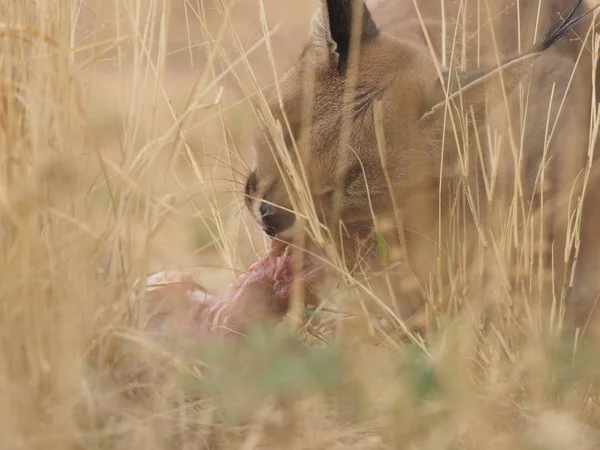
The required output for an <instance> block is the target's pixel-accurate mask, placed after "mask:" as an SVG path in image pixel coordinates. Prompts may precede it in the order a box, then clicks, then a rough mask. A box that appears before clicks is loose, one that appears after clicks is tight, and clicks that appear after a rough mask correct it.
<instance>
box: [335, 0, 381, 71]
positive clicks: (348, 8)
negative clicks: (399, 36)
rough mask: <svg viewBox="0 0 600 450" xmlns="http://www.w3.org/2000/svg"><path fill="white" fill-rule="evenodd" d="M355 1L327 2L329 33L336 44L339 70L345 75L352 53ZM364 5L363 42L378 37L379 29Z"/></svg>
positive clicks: (337, 0) (338, 0) (339, 0)
mask: <svg viewBox="0 0 600 450" xmlns="http://www.w3.org/2000/svg"><path fill="white" fill-rule="evenodd" d="M353 3H355V2H354V0H327V13H328V16H329V31H330V33H331V38H332V39H333V41H334V42H335V43H336V46H337V53H338V55H339V64H338V69H339V71H340V73H344V71H345V70H346V65H347V62H348V54H349V52H350V36H351V34H352V20H353V17H354V14H353V13H354V11H353ZM361 3H362V7H363V14H362V27H361V30H362V31H361V42H365V41H367V40H369V39H372V38H374V37H376V36H377V35H378V34H379V29H378V28H377V25H376V24H375V22H374V21H373V18H372V17H371V13H370V12H369V10H368V8H367V5H365V4H364V2H361Z"/></svg>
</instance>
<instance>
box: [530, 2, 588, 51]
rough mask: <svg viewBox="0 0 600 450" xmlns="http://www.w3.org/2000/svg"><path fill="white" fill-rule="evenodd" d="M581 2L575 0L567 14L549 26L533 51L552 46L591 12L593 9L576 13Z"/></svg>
mask: <svg viewBox="0 0 600 450" xmlns="http://www.w3.org/2000/svg"><path fill="white" fill-rule="evenodd" d="M582 4H583V0H576V1H575V3H574V4H573V7H572V8H571V11H569V13H568V14H567V16H566V17H565V18H564V19H560V20H558V21H557V22H555V23H554V24H553V25H552V26H551V27H550V29H549V30H548V32H547V33H546V36H544V39H543V40H542V42H540V43H539V44H538V45H537V47H536V48H535V50H534V51H537V52H542V51H544V50H546V49H548V48H550V47H552V45H554V44H555V43H556V42H557V41H559V40H561V39H562V38H563V37H564V36H565V35H566V34H567V33H568V32H569V31H570V30H571V29H573V28H574V27H575V26H576V25H577V24H578V23H579V22H581V21H582V20H583V19H585V18H586V17H587V15H588V14H589V13H591V12H593V10H590V11H588V12H587V13H586V14H577V11H578V10H579V9H580V8H581V5H582ZM594 9H596V8H594Z"/></svg>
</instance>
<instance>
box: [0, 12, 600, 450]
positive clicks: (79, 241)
mask: <svg viewBox="0 0 600 450" xmlns="http://www.w3.org/2000/svg"><path fill="white" fill-rule="evenodd" d="M234 3H235V4H234ZM298 3H300V2H298ZM263 6H264V8H265V9H264V10H265V11H266V12H267V13H268V14H267V17H268V20H269V26H270V28H275V26H276V25H277V24H280V28H279V32H278V33H277V34H275V35H274V37H273V43H274V49H275V53H276V60H278V61H279V62H280V63H281V65H282V67H285V66H286V64H289V63H290V61H291V58H293V56H294V54H293V53H294V52H293V51H291V49H292V48H299V46H300V45H301V43H300V41H299V40H298V39H301V37H304V36H305V32H306V29H307V28H306V26H307V25H308V20H309V18H310V16H311V15H312V13H313V11H314V7H315V2H306V4H301V5H300V4H296V2H284V1H282V0H272V1H270V2H265V4H264V5H263V3H262V2H251V1H245V2H231V3H230V9H227V8H226V7H225V6H223V5H222V4H221V3H220V2H214V3H213V2H212V1H210V2H207V1H205V2H203V1H199V2H181V3H178V2H169V1H166V0H164V1H157V0H149V1H146V2H143V1H141V0H115V1H114V2H112V3H106V2H100V1H98V2H97V3H96V4H91V3H88V2H82V1H78V0H72V1H66V0H39V1H37V2H35V3H32V2H22V1H13V0H10V1H8V2H4V3H3V4H2V5H0V74H1V75H0V149H1V151H2V155H1V160H0V170H1V173H0V221H1V223H0V249H1V250H0V251H1V254H2V257H1V263H0V264H2V267H1V269H2V270H1V272H0V274H1V275H0V277H1V282H0V291H1V294H0V299H1V309H0V321H1V322H0V330H1V331H0V335H1V340H0V342H1V348H0V447H1V448H6V449H34V448H43V449H51V448H57V449H59V448H60V449H68V448H85V449H101V448H102V449H104V448H106V449H138V448H140V449H141V448H144V449H148V448H157V449H170V448H173V449H174V448H179V449H181V448H185V449H192V448H198V449H208V448H211V449H216V448H223V449H252V448H273V449H281V448H290V449H321V448H322V449H346V448H353V449H386V448H406V449H444V448H465V449H466V448H472V449H480V448H486V449H516V448H522V449H532V450H533V449H565V448H569V449H571V448H573V449H588V448H589V449H591V448H597V447H598V446H599V445H600V415H599V413H598V411H597V401H598V388H599V387H600V380H599V378H598V377H599V376H600V364H599V363H598V361H597V360H596V358H595V354H596V352H597V347H596V342H595V340H594V338H593V337H592V336H591V335H590V337H589V338H588V339H583V340H582V339H579V340H576V339H575V337H574V336H566V335H560V334H554V333H549V332H546V331H543V330H540V329H538V328H537V327H533V326H532V328H531V329H525V330H523V329H521V328H519V327H518V326H517V325H516V324H514V323H513V322H511V321H510V320H506V321H505V322H501V323H500V325H499V326H498V327H497V328H494V329H493V331H492V332H488V333H486V334H483V333H482V332H481V330H480V328H479V325H478V321H477V320H475V319H473V317H471V316H470V315H469V314H468V313H465V314H464V315H457V316H456V317H452V318H448V320H447V322H446V323H443V324H441V325H440V326H439V327H438V328H439V329H438V331H437V332H436V333H435V334H433V335H432V336H431V337H430V341H429V342H428V344H427V347H426V348H425V350H424V349H423V348H421V347H420V346H417V345H415V344H414V343H413V344H410V343H407V342H405V340H403V339H401V338H399V337H398V336H397V334H395V333H394V332H393V331H389V332H388V331H385V329H383V328H378V329H377V330H376V334H377V336H376V339H375V338H373V336H372V335H370V338H369V339H362V336H363V334H364V333H363V331H361V330H364V328H365V327H364V323H363V322H364V320H365V319H364V318H362V317H358V316H352V315H346V314H337V313H334V312H326V311H322V312H320V313H318V314H314V316H313V317H312V319H311V321H310V323H309V324H307V326H305V327H304V328H303V329H302V332H301V333H300V336H297V335H292V334H290V333H289V332H287V331H285V329H277V330H262V329H257V330H254V331H253V332H252V333H251V334H250V335H249V336H248V339H247V340H245V341H244V342H243V343H241V344H240V345H239V347H238V348H232V347H231V346H227V345H225V344H223V343H211V342H206V343H203V344H202V345H200V344H198V343H197V342H189V341H185V340H183V339H179V338H178V337H177V336H173V337H172V338H170V339H168V340H165V341H161V342H156V341H153V340H151V339H149V338H148V337H147V336H144V335H143V334H141V333H140V332H139V325H140V323H141V318H142V314H143V312H142V309H141V308H140V307H139V302H140V301H141V299H139V298H132V296H131V295H130V293H131V292H132V286H133V283H134V282H135V280H136V279H138V278H139V277H140V276H143V275H144V274H145V273H147V272H148V271H150V270H154V269H158V268H174V267H179V268H188V269H189V270H193V272H194V273H195V274H196V275H197V277H198V279H199V281H200V282H201V283H202V284H204V285H205V286H207V287H208V288H209V289H211V290H218V289H222V288H224V287H225V286H226V285H227V284H228V283H229V282H230V281H231V280H232V279H233V278H235V276H236V275H237V274H238V273H239V272H241V271H243V270H244V268H245V267H247V266H248V264H249V263H251V262H253V261H254V260H256V258H257V257H258V256H257V255H260V254H262V252H263V251H264V248H265V247H264V244H265V241H264V237H263V236H262V234H261V233H260V232H259V231H258V230H257V229H256V228H257V227H255V226H253V225H252V222H251V220H250V219H249V218H248V217H246V216H245V212H244V211H243V207H242V206H243V203H242V199H241V197H240V195H239V194H238V192H239V191H240V190H241V185H240V182H243V175H244V174H245V173H246V171H247V167H246V165H245V164H246V163H247V161H249V158H250V154H249V152H248V144H249V138H250V134H249V133H250V131H251V129H252V113H251V110H250V108H249V106H248V104H247V102H246V100H245V99H246V97H248V96H251V95H252V93H253V92H255V90H256V89H257V88H259V87H264V86H265V85H267V84H268V83H270V82H271V81H272V77H273V76H274V73H273V70H272V67H271V65H270V62H269V57H268V55H267V52H266V50H265V48H264V47H265V46H264V45H263V42H264V36H263V35H262V32H261V26H260V25H261V24H260V22H259V13H260V11H261V8H262V7H263ZM298 36H300V38H298ZM244 49H245V52H244V51H243V50H244ZM250 68H251V69H252V71H251V70H250ZM280 69H281V68H279V67H278V71H279V70H280ZM253 77H256V80H254V78H253ZM490 295H491V294H490ZM339 297H340V298H338V299H332V302H333V304H335V302H336V301H337V302H338V303H339V302H343V301H352V298H351V294H349V293H348V292H342V293H340V294H339ZM366 334H367V335H368V333H366Z"/></svg>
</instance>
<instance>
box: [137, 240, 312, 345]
mask: <svg viewBox="0 0 600 450" xmlns="http://www.w3.org/2000/svg"><path fill="white" fill-rule="evenodd" d="M294 254H295V252H294V251H293V250H292V248H291V247H290V246H288V245H287V244H285V243H283V242H279V241H273V245H272V248H271V250H270V251H269V252H268V253H267V254H266V255H265V256H264V257H263V258H262V259H261V260H259V261H257V262H256V263H254V264H252V265H251V266H250V268H249V269H248V271H247V272H246V273H245V274H243V275H241V276H240V277H239V278H238V279H237V280H236V281H235V282H234V283H233V284H232V285H231V286H230V288H229V289H228V290H226V291H224V292H222V293H220V294H217V295H209V294H207V293H206V292H205V291H204V289H203V288H202V287H201V286H200V285H198V284H197V283H195V282H194V281H193V279H192V277H191V275H190V274H186V273H182V272H160V273H159V274H154V275H152V276H151V277H149V279H148V281H149V282H148V285H149V288H148V293H149V294H151V297H150V298H151V300H152V301H153V302H154V303H158V305H159V306H158V308H157V309H156V310H157V313H159V314H163V315H166V316H168V317H170V320H171V322H170V325H171V326H174V327H178V328H185V329H187V330H189V331H191V332H193V333H194V334H196V335H199V336H205V335H215V334H216V335H223V334H229V333H233V334H239V333H244V332H245V331H246V330H247V328H248V326H249V325H251V324H252V323H255V322H264V321H277V320H281V318H282V317H283V316H284V315H285V313H286V312H287V310H288V306H289V298H290V292H291V290H292V285H293V281H294V273H293V272H294V271H293V255H294ZM321 269H322V266H321V265H317V264H315V263H314V262H313V261H310V260H309V259H308V258H304V261H303V265H302V269H301V270H300V277H301V281H302V283H304V285H305V287H306V288H308V289H309V290H310V289H311V287H313V286H314V285H315V284H316V283H317V282H318V281H319V279H320V276H319V275H320V274H321V273H322V270H321ZM150 281H152V283H153V284H154V285H155V286H154V287H151V286H150ZM157 284H162V285H163V286H159V287H156V285H157ZM148 325H149V328H150V329H151V330H152V329H153V328H155V327H154V326H153V325H152V324H150V323H149V324H148Z"/></svg>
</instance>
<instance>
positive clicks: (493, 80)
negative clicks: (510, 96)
mask: <svg viewBox="0 0 600 450" xmlns="http://www.w3.org/2000/svg"><path fill="white" fill-rule="evenodd" d="M582 3H583V0H576V1H575V2H574V5H573V8H572V9H571V11H570V12H569V13H568V14H566V15H565V18H564V19H561V20H559V21H558V22H556V23H555V24H554V25H552V26H551V27H550V29H549V30H548V31H547V33H546V35H545V36H544V39H543V40H542V41H541V42H540V43H539V44H537V45H536V46H535V47H534V48H532V49H531V50H530V51H529V52H527V53H525V54H523V55H521V56H517V57H515V58H511V59H509V60H507V61H506V62H504V63H503V64H502V65H500V67H496V68H489V69H473V70H467V71H465V72H446V73H444V74H442V80H439V79H438V80H436V81H435V82H434V83H432V88H431V89H430V90H429V93H428V94H427V96H428V99H427V104H428V109H427V111H426V112H425V114H424V115H423V117H422V118H421V120H422V121H431V120H434V121H435V120H439V116H440V115H441V114H444V111H445V108H446V105H447V104H448V103H449V102H450V103H451V104H452V103H457V104H459V105H461V106H462V108H463V111H464V112H465V113H469V112H470V111H471V110H473V111H474V112H475V115H476V117H477V115H479V114H480V113H482V112H483V110H484V109H485V101H486V99H487V98H488V97H489V94H490V91H491V90H492V89H494V88H499V87H500V86H501V85H500V83H502V86H503V87H504V89H505V90H506V92H510V91H512V90H513V89H515V88H516V87H517V86H518V84H519V82H520V81H521V80H522V79H523V78H524V77H525V76H526V74H527V73H528V72H529V69H530V68H531V66H532V64H533V63H534V62H535V60H536V59H537V57H538V56H540V55H541V54H542V53H543V52H544V51H545V50H547V49H548V48H550V47H552V45H554V44H555V43H556V42H558V41H559V40H561V39H562V38H563V37H564V36H565V35H566V34H568V32H569V31H570V30H571V29H572V28H573V27H574V26H575V25H577V24H578V23H579V22H581V21H582V20H583V19H584V18H585V17H586V16H587V14H589V12H588V13H587V14H583V15H578V14H577V11H578V10H579V8H580V7H581V5H582ZM442 82H443V83H442Z"/></svg>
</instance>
